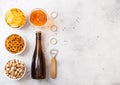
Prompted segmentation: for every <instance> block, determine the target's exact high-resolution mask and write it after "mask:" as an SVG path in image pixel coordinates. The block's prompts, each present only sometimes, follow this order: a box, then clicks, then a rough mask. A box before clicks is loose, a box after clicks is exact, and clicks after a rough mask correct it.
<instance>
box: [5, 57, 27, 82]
mask: <svg viewBox="0 0 120 85" xmlns="http://www.w3.org/2000/svg"><path fill="white" fill-rule="evenodd" d="M12 60H18V61H20V62H22V63H23V64H24V73H23V74H22V76H21V77H19V78H16V79H14V78H10V77H9V76H8V75H7V74H6V71H5V68H6V65H7V63H8V62H9V61H12ZM9 61H8V62H7V63H6V65H5V68H4V73H5V75H6V77H7V78H8V79H11V80H20V79H22V78H23V77H24V75H25V73H26V66H25V63H24V62H23V61H21V60H19V59H11V60H9Z"/></svg>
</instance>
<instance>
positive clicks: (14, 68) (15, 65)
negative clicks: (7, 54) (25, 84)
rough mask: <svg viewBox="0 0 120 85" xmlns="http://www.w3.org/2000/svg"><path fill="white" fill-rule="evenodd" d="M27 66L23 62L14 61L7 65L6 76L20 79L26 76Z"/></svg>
mask: <svg viewBox="0 0 120 85" xmlns="http://www.w3.org/2000/svg"><path fill="white" fill-rule="evenodd" d="M24 72H25V65H24V63H23V62H22V61H20V60H17V59H13V60H10V61H8V62H7V64H6V65H5V74H6V75H7V76H8V77H9V78H12V79H19V78H21V77H22V76H23V75H24Z"/></svg>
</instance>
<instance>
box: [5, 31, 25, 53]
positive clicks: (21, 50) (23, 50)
mask: <svg viewBox="0 0 120 85" xmlns="http://www.w3.org/2000/svg"><path fill="white" fill-rule="evenodd" d="M14 34H17V35H19V36H20V37H22V39H23V40H24V48H23V49H22V50H21V51H20V52H17V53H12V52H10V51H9V50H8V49H7V48H6V45H5V48H6V50H7V52H8V53H10V54H12V55H19V54H21V53H23V51H24V50H25V48H26V40H25V38H24V37H23V36H21V35H20V34H18V33H14ZM11 35H13V34H10V35H9V36H11ZM9 36H8V37H9ZM8 37H7V38H8ZM7 38H6V39H7ZM6 39H5V44H6Z"/></svg>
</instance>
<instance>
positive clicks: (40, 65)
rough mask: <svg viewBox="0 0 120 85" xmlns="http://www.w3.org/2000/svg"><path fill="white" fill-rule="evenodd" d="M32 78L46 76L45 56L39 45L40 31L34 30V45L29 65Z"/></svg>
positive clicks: (43, 77)
mask: <svg viewBox="0 0 120 85" xmlns="http://www.w3.org/2000/svg"><path fill="white" fill-rule="evenodd" d="M31 77H32V79H45V78H46V64H45V57H44V54H43V51H42V45H41V32H40V31H37V32H36V46H35V50H34V54H33V58H32V65H31Z"/></svg>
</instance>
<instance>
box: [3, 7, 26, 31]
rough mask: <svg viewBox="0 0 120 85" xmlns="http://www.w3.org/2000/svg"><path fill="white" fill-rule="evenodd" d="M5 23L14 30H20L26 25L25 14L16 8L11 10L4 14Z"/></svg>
mask: <svg viewBox="0 0 120 85" xmlns="http://www.w3.org/2000/svg"><path fill="white" fill-rule="evenodd" d="M5 21H6V23H7V24H8V25H9V26H10V27H11V28H14V29H18V28H21V27H23V26H24V25H25V23H26V16H25V14H24V13H23V12H22V11H21V10H20V9H18V8H12V9H10V10H8V11H7V12H6V14H5Z"/></svg>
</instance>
